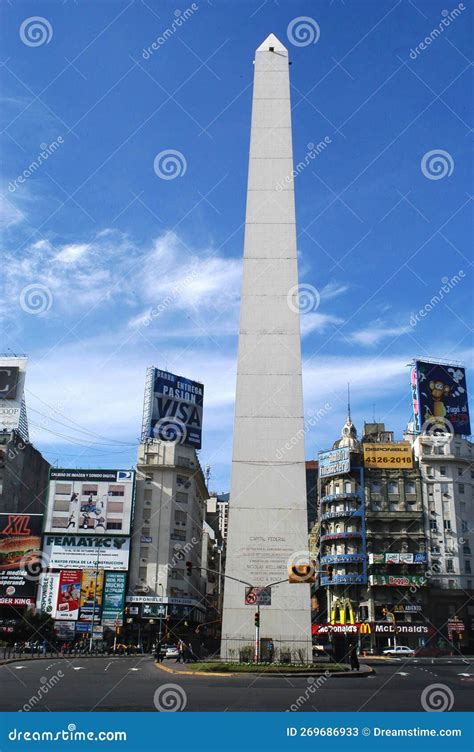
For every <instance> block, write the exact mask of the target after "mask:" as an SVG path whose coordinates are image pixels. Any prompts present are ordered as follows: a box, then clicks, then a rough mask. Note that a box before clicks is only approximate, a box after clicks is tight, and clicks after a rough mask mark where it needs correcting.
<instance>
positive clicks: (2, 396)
mask: <svg viewBox="0 0 474 752" xmlns="http://www.w3.org/2000/svg"><path fill="white" fill-rule="evenodd" d="M26 364H27V359H26V358H22V357H16V356H12V357H8V356H6V357H2V358H0V430H7V431H13V430H17V429H18V428H19V426H20V416H21V412H22V409H23V410H24V407H22V402H23V397H24V392H25V377H26Z"/></svg>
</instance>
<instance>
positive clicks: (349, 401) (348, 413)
mask: <svg viewBox="0 0 474 752" xmlns="http://www.w3.org/2000/svg"><path fill="white" fill-rule="evenodd" d="M347 417H348V419H349V420H351V385H350V383H349V382H347Z"/></svg>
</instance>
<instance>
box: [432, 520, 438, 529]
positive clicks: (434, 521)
mask: <svg viewBox="0 0 474 752" xmlns="http://www.w3.org/2000/svg"><path fill="white" fill-rule="evenodd" d="M437 529H438V525H437V524H436V520H430V530H437Z"/></svg>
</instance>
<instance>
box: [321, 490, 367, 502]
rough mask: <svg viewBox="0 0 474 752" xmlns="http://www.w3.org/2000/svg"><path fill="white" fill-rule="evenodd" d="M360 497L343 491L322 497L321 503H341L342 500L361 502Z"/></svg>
mask: <svg viewBox="0 0 474 752" xmlns="http://www.w3.org/2000/svg"><path fill="white" fill-rule="evenodd" d="M360 498H361V497H360V495H359V494H358V493H352V492H349V491H348V492H347V493H346V492H345V491H341V492H340V493H337V494H328V495H327V496H321V502H322V503H323V504H324V503H326V502H328V501H339V500H340V499H341V500H342V499H355V500H356V501H360Z"/></svg>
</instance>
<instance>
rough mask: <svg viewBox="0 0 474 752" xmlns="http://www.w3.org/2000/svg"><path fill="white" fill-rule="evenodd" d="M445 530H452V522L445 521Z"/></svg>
mask: <svg viewBox="0 0 474 752" xmlns="http://www.w3.org/2000/svg"><path fill="white" fill-rule="evenodd" d="M444 529H445V530H451V520H445V521H444Z"/></svg>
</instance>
